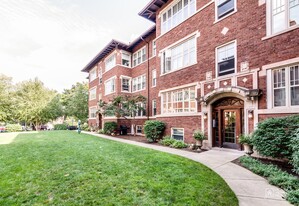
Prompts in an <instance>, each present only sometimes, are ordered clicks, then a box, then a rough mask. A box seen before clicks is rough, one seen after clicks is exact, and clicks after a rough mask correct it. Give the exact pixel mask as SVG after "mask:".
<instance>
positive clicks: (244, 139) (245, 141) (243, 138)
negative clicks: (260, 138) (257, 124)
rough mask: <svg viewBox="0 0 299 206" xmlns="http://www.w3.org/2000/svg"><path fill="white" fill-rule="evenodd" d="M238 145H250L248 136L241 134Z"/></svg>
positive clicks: (250, 140)
mask: <svg viewBox="0 0 299 206" xmlns="http://www.w3.org/2000/svg"><path fill="white" fill-rule="evenodd" d="M239 143H240V144H248V145H252V137H251V135H250V134H241V136H240V139H239Z"/></svg>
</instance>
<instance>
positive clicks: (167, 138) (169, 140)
mask: <svg viewBox="0 0 299 206" xmlns="http://www.w3.org/2000/svg"><path fill="white" fill-rule="evenodd" d="M175 141H176V140H175V139H172V138H171V137H170V136H165V137H163V139H162V140H161V141H160V142H159V143H160V144H162V145H165V146H170V145H172V144H173V143H174V142H175Z"/></svg>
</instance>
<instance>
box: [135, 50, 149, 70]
mask: <svg viewBox="0 0 299 206" xmlns="http://www.w3.org/2000/svg"><path fill="white" fill-rule="evenodd" d="M143 49H145V60H144V61H142V50H143ZM139 51H141V62H140V63H139V64H138V62H136V63H137V64H136V65H135V66H134V54H137V59H138V52H139ZM148 56H149V54H148V53H147V50H146V45H145V46H143V47H142V48H140V49H138V50H137V51H136V52H134V53H133V54H132V62H131V65H132V68H135V67H137V66H139V65H141V64H142V63H144V62H146V60H147V59H148Z"/></svg>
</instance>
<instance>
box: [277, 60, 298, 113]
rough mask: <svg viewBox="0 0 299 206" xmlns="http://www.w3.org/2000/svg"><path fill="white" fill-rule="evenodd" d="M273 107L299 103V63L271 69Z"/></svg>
mask: <svg viewBox="0 0 299 206" xmlns="http://www.w3.org/2000/svg"><path fill="white" fill-rule="evenodd" d="M273 99H274V105H273V106H274V107H283V106H298V105H299V65H296V66H291V67H285V68H280V69H275V70H273Z"/></svg>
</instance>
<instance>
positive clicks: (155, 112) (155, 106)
mask: <svg viewBox="0 0 299 206" xmlns="http://www.w3.org/2000/svg"><path fill="white" fill-rule="evenodd" d="M156 115H157V102H156V100H153V116H156Z"/></svg>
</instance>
